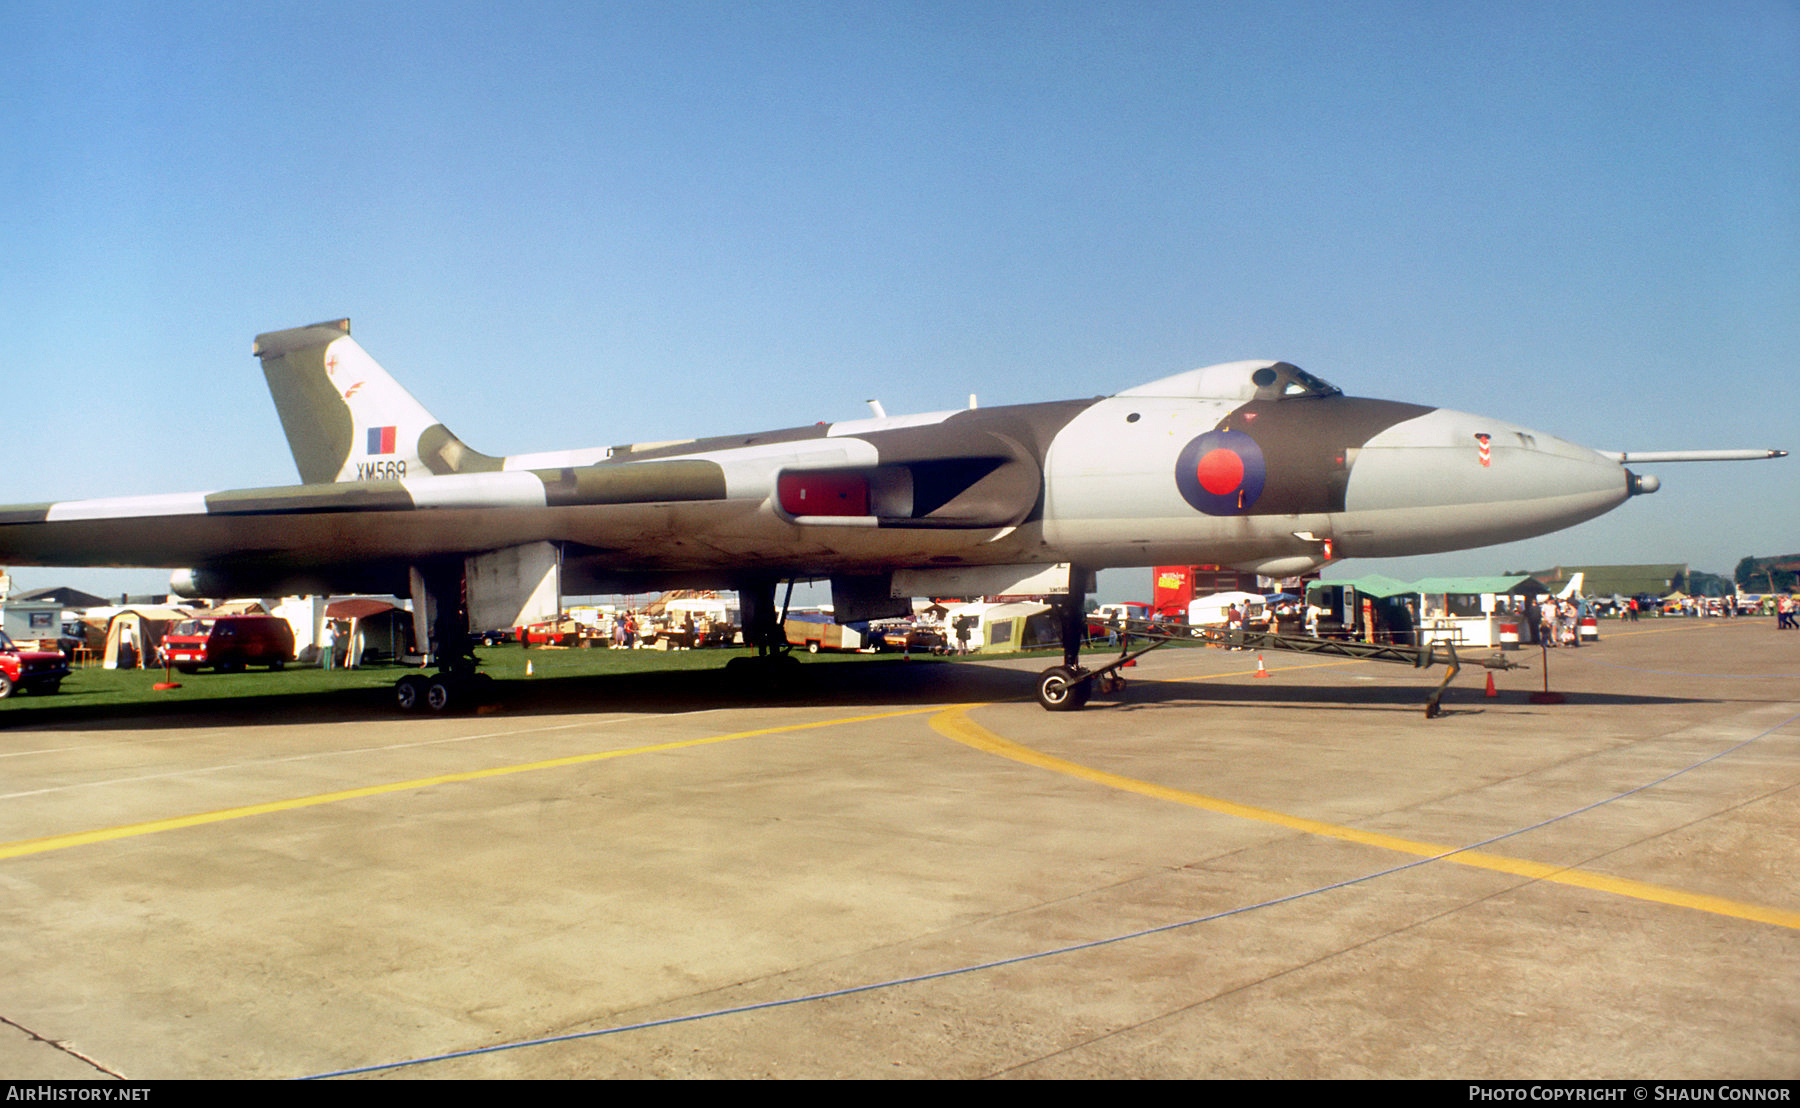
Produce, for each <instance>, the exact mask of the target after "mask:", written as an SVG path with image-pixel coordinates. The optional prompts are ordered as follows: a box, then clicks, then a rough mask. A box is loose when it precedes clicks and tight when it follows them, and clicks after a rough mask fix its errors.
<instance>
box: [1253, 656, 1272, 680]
mask: <svg viewBox="0 0 1800 1108" xmlns="http://www.w3.org/2000/svg"><path fill="white" fill-rule="evenodd" d="M1256 675H1257V676H1258V677H1267V676H1268V675H1269V671H1268V670H1267V669H1265V668H1263V660H1262V655H1261V654H1260V653H1259V654H1257V656H1256Z"/></svg>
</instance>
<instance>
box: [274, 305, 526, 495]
mask: <svg viewBox="0 0 1800 1108" xmlns="http://www.w3.org/2000/svg"><path fill="white" fill-rule="evenodd" d="M254 352H255V354H256V356H257V357H258V358H260V359H261V360H262V367H263V376H264V377H265V378H267V379H268V382H269V394H270V395H271V396H272V397H274V399H275V410H276V411H277V412H278V413H280V415H281V429H282V430H283V431H284V432H286V434H287V440H288V447H289V448H290V449H291V450H293V452H294V464H295V465H296V466H298V467H299V469H300V479H301V480H302V481H304V482H306V483H307V484H309V485H314V484H329V483H331V482H333V481H379V480H392V479H396V478H401V477H423V476H431V475H435V474H445V473H476V472H482V471H485V470H497V469H499V468H501V462H502V460H501V459H499V458H491V457H489V456H487V455H486V454H481V453H478V452H476V451H474V450H471V449H469V447H467V446H465V445H464V444H463V442H462V440H461V439H458V438H457V437H456V436H455V435H452V434H451V433H450V432H449V431H448V430H447V429H446V428H445V427H444V425H443V424H442V423H439V422H438V421H437V419H436V418H435V417H433V416H432V414H431V413H430V412H428V411H426V410H425V408H424V406H423V405H422V404H420V403H419V402H418V401H417V400H414V399H413V397H412V394H411V393H409V392H407V391H406V390H405V389H404V388H402V387H401V385H400V383H399V382H398V381H396V380H394V379H393V378H392V377H391V376H389V375H388V372H387V370H385V369H382V368H381V366H379V365H378V364H376V362H375V359H373V358H371V357H369V355H368V354H367V353H366V352H365V351H364V350H363V348H362V347H360V346H358V345H357V344H356V340H354V339H352V338H351V337H350V321H349V320H347V319H340V320H335V321H333V322H329V323H315V324H313V325H312V326H310V327H296V328H293V329H291V330H287V331H270V332H268V333H267V334H262V335H258V336H256V345H255V347H254Z"/></svg>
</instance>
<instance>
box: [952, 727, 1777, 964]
mask: <svg viewBox="0 0 1800 1108" xmlns="http://www.w3.org/2000/svg"><path fill="white" fill-rule="evenodd" d="M978 707H981V705H979V704H961V705H957V706H956V707H953V708H948V709H946V710H944V711H943V712H940V713H939V714H937V715H935V716H933V717H931V720H930V723H931V728H932V730H934V731H936V732H937V733H938V734H940V735H943V736H944V737H946V738H950V739H954V740H956V741H957V742H960V743H963V744H965V745H967V746H971V747H974V748H975V749H976V750H980V751H984V752H986V753H989V754H996V755H999V756H1000V757H1002V758H1010V759H1012V760H1013V761H1015V762H1021V763H1023V764H1025V765H1028V766H1035V767H1037V768H1039V769H1046V770H1049V771H1051V772H1053V773H1061V774H1065V775H1067V776H1070V777H1075V778H1079V779H1081V780H1083V781H1089V782H1092V783H1094V784H1097V785H1104V786H1107V787H1108V788H1114V789H1122V790H1124V791H1126V792H1133V793H1137V794H1138V795H1140V796H1147V797H1150V798H1151V799H1153V800H1163V801H1168V802H1170V803H1174V804H1184V805H1187V806H1188V807H1190V808H1200V809H1203V810H1205V811H1208V812H1216V813H1218V814H1220V815H1226V816H1233V817H1236V818H1238V819H1247V820H1255V821H1257V822H1259V823H1269V824H1274V825H1275V826H1278V827H1286V828H1288V829H1290V830H1293V831H1302V832H1305V833H1307V834H1309V835H1322V836H1325V837H1327V838H1333V839H1339V840H1342V841H1344V842H1353V843H1361V844H1362V845H1364V846H1373V847H1377V848H1379V849H1382V850H1392V851H1397V852H1399V853H1402V854H1411V855H1414V856H1417V857H1421V858H1432V859H1436V860H1438V861H1443V862H1451V863H1454V864H1456V865H1459V866H1471V867H1474V868H1476V869H1485V870H1492V871H1494V872H1496V873H1505V874H1510V875H1512V876H1515V877H1525V878H1529V879H1531V880H1535V881H1552V882H1555V883H1556V884H1559V885H1572V886H1574V887H1576V888H1581V889H1592V890H1594V891H1597V892H1605V893H1613V894H1615V895H1617V896H1626V897H1631V898H1632V899H1635V900H1647V901H1651V902H1654V903H1657V904H1671V905H1675V906H1678V907H1682V908H1692V909H1695V910H1697V911H1701V912H1711V913H1713V914H1715V915H1721V916H1732V917H1735V918H1737V919H1744V920H1752V921H1755V922H1757V923H1768V924H1773V925H1775V926H1776V927H1786V928H1789V929H1791V930H1797V931H1800V912H1794V911H1789V910H1787V909H1783V908H1772V907H1769V906H1767V905H1763V904H1751V903H1748V902H1745V901H1740V900H1728V899H1726V898H1724V897H1719V896H1709V895H1707V894H1704V893H1693V892H1687V891H1685V890H1682V889H1671V888H1667V887H1665V886H1662V885H1652V884H1649V883H1648V882H1644V881H1633V880H1631V879H1630V878H1626V877H1613V876H1610V875H1607V874H1603V873H1590V872H1588V871H1586V870H1579V869H1574V868H1571V867H1568V866H1558V865H1552V864H1549V863H1546V862H1534V861H1531V860H1529V859H1525V858H1509V857H1507V856H1505V855H1502V854H1489V853H1487V852H1485V851H1479V850H1465V849H1461V848H1459V847H1454V846H1444V845H1441V844H1438V843H1426V842H1417V841H1415V840H1412V839H1402V838H1399V837H1398V836H1394V835H1384V834H1381V833H1380V832H1377V831H1362V830H1359V829H1357V828H1354V827H1344V826H1341V825H1339V824H1335V823H1324V822H1322V821H1320V820H1315V819H1306V818H1305V817H1302V816H1293V815H1289V814H1287V813H1285V812H1276V811H1272V810H1271V809H1268V808H1257V807H1253V806H1251V805H1248V804H1239V803H1237V802H1235V801H1230V800H1220V799H1218V798H1217V797H1211V796H1202V795H1201V794H1199V793H1191V792H1186V791H1184V790H1181V789H1172V788H1169V787H1168V786H1166V785H1156V784H1152V783H1151V782H1148V781H1139V780H1137V779H1135V778H1131V777H1124V776H1121V775H1119V774H1116V773H1109V772H1107V771H1105V770H1100V769H1095V768H1093V767H1092V766H1084V765H1081V764H1080V763H1078V762H1071V761H1068V760H1066V759H1063V758H1058V757H1056V756H1054V755H1051V754H1045V753H1043V752H1042V751H1038V750H1033V749H1031V748H1030V747H1027V746H1021V745H1020V744H1018V743H1016V742H1013V741H1012V740H1011V739H1005V738H1002V737H1000V736H999V735H996V734H995V733H994V732H992V731H989V730H988V729H987V728H985V727H983V726H981V724H979V723H976V722H975V721H974V720H972V719H970V718H969V712H970V711H971V710H972V709H974V708H978Z"/></svg>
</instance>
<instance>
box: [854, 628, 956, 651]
mask: <svg viewBox="0 0 1800 1108" xmlns="http://www.w3.org/2000/svg"><path fill="white" fill-rule="evenodd" d="M871 630H872V632H873V637H874V639H875V645H876V647H877V648H879V649H881V650H904V651H908V652H910V651H914V650H917V651H920V652H922V653H926V654H942V653H944V651H945V646H944V636H943V633H942V632H940V631H936V630H933V629H932V628H929V627H920V626H919V625H918V624H916V623H887V624H880V625H878V626H876V627H874V628H872V629H871Z"/></svg>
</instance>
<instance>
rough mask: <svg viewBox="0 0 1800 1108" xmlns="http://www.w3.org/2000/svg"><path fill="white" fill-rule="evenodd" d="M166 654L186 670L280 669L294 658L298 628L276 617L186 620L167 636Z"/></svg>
mask: <svg viewBox="0 0 1800 1108" xmlns="http://www.w3.org/2000/svg"><path fill="white" fill-rule="evenodd" d="M162 651H163V657H164V658H165V659H166V660H167V661H168V663H169V664H170V665H172V666H174V667H175V668H176V669H178V670H180V671H181V672H183V673H197V672H199V670H200V667H201V666H211V667H213V669H215V670H217V671H218V672H220V673H233V672H236V671H237V670H241V669H243V668H244V667H245V666H250V665H257V666H268V667H269V668H270V669H280V668H281V667H282V666H285V665H287V664H288V663H289V662H291V661H293V659H294V629H293V628H292V627H289V626H288V624H287V621H286V620H284V619H276V618H275V617H274V616H218V617H215V618H212V619H184V620H182V621H181V622H180V623H177V624H176V625H175V626H173V627H171V628H169V633H168V634H167V635H165V636H163V641H162Z"/></svg>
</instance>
